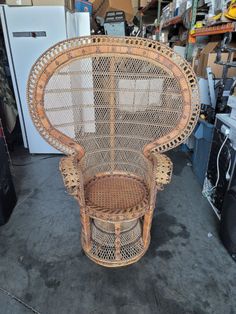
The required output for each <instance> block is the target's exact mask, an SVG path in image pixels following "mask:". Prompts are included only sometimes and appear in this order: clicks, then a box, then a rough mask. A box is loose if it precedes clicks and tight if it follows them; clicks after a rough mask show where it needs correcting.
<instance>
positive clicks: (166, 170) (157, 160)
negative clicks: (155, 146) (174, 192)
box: [150, 153, 173, 188]
mask: <svg viewBox="0 0 236 314" xmlns="http://www.w3.org/2000/svg"><path fill="white" fill-rule="evenodd" d="M150 157H151V159H152V160H153V164H154V169H153V170H154V178H155V182H156V184H157V185H158V186H159V187H160V188H162V187H163V185H165V184H168V183H170V181H171V177H172V169H173V164H172V161H171V160H170V158H169V157H167V156H166V155H164V154H160V153H151V156H150Z"/></svg>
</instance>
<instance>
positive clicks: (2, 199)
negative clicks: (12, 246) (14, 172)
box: [0, 126, 16, 225]
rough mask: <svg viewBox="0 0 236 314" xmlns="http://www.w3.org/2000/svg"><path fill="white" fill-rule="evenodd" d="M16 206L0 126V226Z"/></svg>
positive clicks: (6, 220)
mask: <svg viewBox="0 0 236 314" xmlns="http://www.w3.org/2000/svg"><path fill="white" fill-rule="evenodd" d="M15 205H16V193H15V189H14V185H13V182H12V177H11V172H10V168H9V163H8V155H7V151H6V145H5V140H4V137H3V133H2V130H1V126H0V225H4V224H5V223H7V222H8V220H9V218H10V216H11V213H12V211H13V209H14V207H15Z"/></svg>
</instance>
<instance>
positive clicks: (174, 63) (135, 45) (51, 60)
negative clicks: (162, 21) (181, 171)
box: [27, 36, 199, 156]
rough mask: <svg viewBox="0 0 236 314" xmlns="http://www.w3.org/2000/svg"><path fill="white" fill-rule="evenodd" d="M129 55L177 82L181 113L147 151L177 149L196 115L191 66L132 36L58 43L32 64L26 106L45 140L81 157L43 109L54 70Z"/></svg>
mask: <svg viewBox="0 0 236 314" xmlns="http://www.w3.org/2000/svg"><path fill="white" fill-rule="evenodd" d="M98 55H101V56H129V57H131V58H132V57H135V58H140V59H142V60H146V61H148V62H150V63H152V64H153V65H154V66H155V65H156V66H160V64H162V65H163V67H165V69H166V71H169V72H170V73H172V74H173V75H174V77H176V79H178V81H179V83H180V86H181V93H182V95H183V101H184V106H183V114H182V117H181V119H180V121H179V124H178V125H177V126H176V127H175V129H174V130H173V131H171V132H170V133H168V134H166V135H165V136H162V137H160V138H158V139H157V140H155V141H154V142H152V143H151V144H149V145H147V146H146V148H145V150H144V151H145V154H146V155H148V154H149V152H150V151H159V152H164V151H167V150H170V149H172V148H173V147H175V146H178V145H179V144H180V143H182V142H183V141H184V140H185V139H186V138H187V137H188V136H189V135H190V133H191V132H192V130H193V128H194V126H195V125H196V122H197V119H198V115H199V95H198V85H197V79H196V77H195V74H194V72H193V70H192V68H191V66H190V65H189V64H188V63H187V62H186V61H185V60H184V59H183V58H182V57H181V56H179V55H178V54H176V53H175V52H174V51H173V50H172V49H170V48H168V47H167V46H165V45H163V44H161V43H158V42H156V41H151V40H146V39H139V38H132V37H118V38H117V37H106V36H94V37H81V38H75V39H71V40H66V41H62V42H60V43H58V44H57V45H55V46H53V47H52V48H50V49H49V50H47V51H46V52H45V53H44V54H43V55H42V56H41V57H40V58H39V59H38V60H37V61H36V63H35V64H34V65H33V67H32V70H31V73H30V76H29V81H28V92H27V95H28V104H29V110H30V114H31V117H32V120H33V122H34V124H35V126H36V128H37V129H38V131H39V132H40V134H41V135H42V136H43V137H44V139H45V140H47V141H48V142H49V144H51V145H52V146H54V147H55V148H56V149H58V150H60V151H62V152H64V153H65V154H74V153H77V154H80V156H81V155H83V154H84V150H83V148H82V147H81V146H80V145H79V144H78V143H76V142H74V141H73V140H72V139H71V138H69V137H68V136H66V135H65V134H63V133H62V132H60V131H59V130H57V129H55V128H54V127H53V126H52V125H51V123H50V121H49V120H48V118H47V115H46V113H45V109H44V100H43V97H44V90H45V86H46V85H47V82H48V80H49V79H50V77H51V76H52V75H53V74H54V72H55V71H56V70H58V69H59V68H60V67H62V66H63V65H65V64H68V63H69V62H71V60H73V59H79V58H81V59H83V58H85V57H88V56H91V57H92V56H98Z"/></svg>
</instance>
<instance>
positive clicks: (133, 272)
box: [0, 152, 236, 314]
mask: <svg viewBox="0 0 236 314" xmlns="http://www.w3.org/2000/svg"><path fill="white" fill-rule="evenodd" d="M171 157H172V159H173V160H174V175H173V180H172V183H171V184H170V185H169V186H168V187H167V188H166V189H165V190H164V191H163V192H161V193H160V194H159V195H158V198H159V199H158V206H157V210H156V212H155V217H154V221H153V228H152V240H151V246H150V249H149V250H148V252H147V254H146V255H145V256H144V257H143V258H142V260H141V261H139V262H138V263H136V264H134V265H132V266H128V267H126V268H122V269H106V268H103V267H101V266H98V265H96V264H94V263H93V262H91V261H90V260H89V259H88V258H87V257H86V256H85V255H84V254H83V252H82V251H81V245H80V224H79V209H78V206H77V204H76V201H75V200H74V199H73V198H72V197H70V196H68V195H67V194H66V192H65V189H64V186H63V182H62V179H61V176H60V173H59V171H58V160H59V158H58V157H54V158H48V159H42V158H43V156H29V155H27V154H26V153H24V152H23V153H21V154H19V152H18V154H16V156H15V157H14V156H13V162H14V163H15V164H26V165H25V166H16V167H15V168H14V177H15V185H16V190H17V194H18V205H17V207H16V208H15V210H14V212H13V214H12V217H11V219H10V221H9V223H8V224H7V225H5V226H3V227H1V228H0V241H1V242H0V256H1V258H0V313H1V314H10V313H13V314H21V313H33V309H35V310H36V311H35V313H45V314H69V313H73V314H84V313H85V314H87V313H91V314H95V313H99V314H103V313H104V314H106V313H109V314H113V313H114V314H126V313H127V314H149V313H150V314H151V313H159V314H190V313H191V314H193V313H194V314H204V313H212V314H213V313H214V314H233V313H236V265H235V263H234V262H233V260H232V259H231V257H230V256H229V255H228V254H227V252H226V250H225V249H224V247H223V246H222V244H221V242H220V240H219V237H218V232H217V229H218V221H217V219H216V217H215V215H214V213H213V211H212V210H211V208H210V206H209V205H208V203H207V202H206V200H205V199H204V198H203V197H202V195H201V189H200V186H199V185H198V183H197V181H196V179H195V177H194V175H193V173H192V170H191V167H189V166H187V162H188V161H187V159H186V157H185V155H184V154H183V153H180V152H173V153H172V154H171ZM208 233H211V234H212V236H211V237H209V236H208ZM2 289H6V290H7V291H8V292H9V293H11V294H13V295H14V296H16V297H18V298H19V299H20V300H22V301H23V302H25V303H26V305H28V306H31V307H33V309H29V308H27V307H26V305H23V304H21V303H20V302H19V301H16V300H15V299H13V297H12V296H10V295H7V294H6V291H5V292H4V291H3V290H2Z"/></svg>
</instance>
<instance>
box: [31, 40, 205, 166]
mask: <svg viewBox="0 0 236 314" xmlns="http://www.w3.org/2000/svg"><path fill="white" fill-rule="evenodd" d="M198 102H199V99H198V86H197V81H196V78H195V75H194V73H193V71H192V69H191V67H190V65H189V64H188V63H187V62H186V61H185V60H184V59H183V58H182V57H180V56H179V55H178V54H176V53H175V52H173V51H172V50H171V49H170V48H168V47H167V46H165V45H162V44H160V43H158V42H156V41H150V40H145V39H138V38H132V37H120V38H115V37H106V36H101V37H97V36H94V37H84V38H83V37H82V38H75V39H71V40H67V41H63V42H60V43H58V44H57V45H55V46H54V47H52V48H50V49H49V50H48V51H46V52H45V53H44V54H43V55H42V56H41V57H40V58H39V59H38V61H37V62H36V63H35V65H34V66H33V68H32V70H31V73H30V77H29V83H28V103H29V108H30V112H31V116H32V119H33V121H34V124H35V126H36V127H37V129H38V131H39V132H40V134H41V135H42V136H43V137H44V138H45V139H46V140H47V141H48V142H49V143H50V144H51V145H52V146H54V147H55V148H57V149H58V150H60V151H62V152H63V153H65V154H68V155H69V154H74V153H78V154H79V155H80V156H81V155H83V154H84V153H85V152H86V154H89V155H90V156H91V157H90V159H91V165H92V164H94V163H100V164H103V163H104V164H107V163H108V161H111V160H112V162H113V168H117V165H118V164H119V163H120V164H121V163H123V164H125V163H131V162H132V160H133V161H135V159H137V158H141V157H140V155H139V154H137V152H139V153H142V152H144V153H145V154H146V155H148V154H149V152H150V151H151V150H153V151H159V152H164V151H167V150H169V149H171V148H173V147H175V146H177V145H179V144H180V143H182V142H183V141H184V140H185V139H186V138H187V137H188V136H189V134H190V133H191V131H192V130H193V128H194V126H195V124H196V121H197V118H198V110H199V107H198ZM92 159H94V160H93V161H92Z"/></svg>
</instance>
